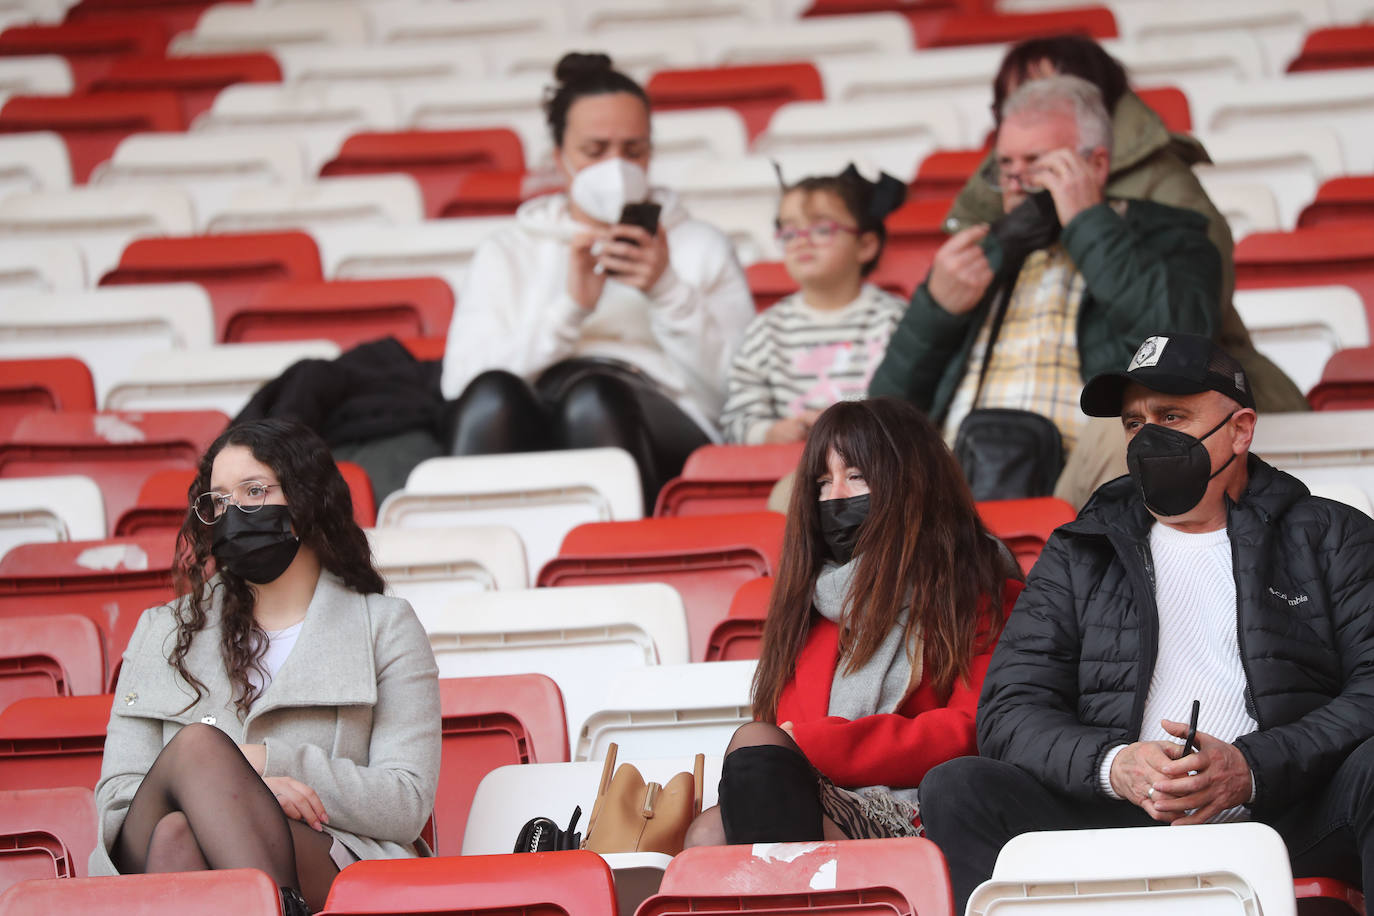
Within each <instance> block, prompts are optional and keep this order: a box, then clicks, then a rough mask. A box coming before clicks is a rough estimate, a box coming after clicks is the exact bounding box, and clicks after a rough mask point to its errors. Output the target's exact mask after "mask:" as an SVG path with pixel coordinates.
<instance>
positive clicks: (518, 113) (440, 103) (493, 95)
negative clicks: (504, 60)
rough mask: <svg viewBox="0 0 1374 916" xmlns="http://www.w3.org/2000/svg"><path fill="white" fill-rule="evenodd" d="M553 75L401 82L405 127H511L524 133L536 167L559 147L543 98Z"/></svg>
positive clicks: (527, 154)
mask: <svg viewBox="0 0 1374 916" xmlns="http://www.w3.org/2000/svg"><path fill="white" fill-rule="evenodd" d="M550 82H552V79H551V77H550V76H549V75H547V74H546V75H542V76H541V75H537V74H525V75H521V76H512V77H507V78H505V79H486V80H465V81H463V82H444V83H426V84H423V85H422V84H416V85H413V86H411V85H407V86H399V87H397V90H396V97H397V100H398V103H399V105H400V118H401V122H402V125H403V126H404V127H405V128H406V129H409V130H453V129H469V128H488V127H508V128H510V129H511V130H513V131H515V133H516V134H517V135H519V137H520V144H521V146H523V147H524V150H525V167H526V168H527V169H529V170H530V171H534V170H536V169H537V168H538V167H539V165H540V164H541V163H542V162H543V161H544V159H545V158H546V157H547V156H548V154H549V152H550V150H551V149H552V147H553V141H552V140H551V139H550V138H549V129H548V127H547V125H546V124H545V122H544V113H543V111H542V110H541V109H540V107H539V106H540V100H541V99H542V98H543V97H544V88H545V87H546V86H548V85H549V83H550Z"/></svg>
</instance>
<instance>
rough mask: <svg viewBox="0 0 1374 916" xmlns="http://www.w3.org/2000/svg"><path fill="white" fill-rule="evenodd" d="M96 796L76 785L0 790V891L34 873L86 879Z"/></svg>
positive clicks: (47, 876) (45, 875) (94, 824)
mask: <svg viewBox="0 0 1374 916" xmlns="http://www.w3.org/2000/svg"><path fill="white" fill-rule="evenodd" d="M95 827H96V814H95V795H94V793H92V792H91V790H90V789H87V788H84V787H77V786H68V787H64V788H53V789H22V790H17V791H16V790H0V848H3V850H4V852H3V853H0V893H4V891H5V890H6V889H7V888H9V887H11V886H13V885H15V884H17V883H19V882H20V881H28V880H32V879H35V878H84V877H86V862H87V859H89V858H90V855H91V852H92V850H94V849H95Z"/></svg>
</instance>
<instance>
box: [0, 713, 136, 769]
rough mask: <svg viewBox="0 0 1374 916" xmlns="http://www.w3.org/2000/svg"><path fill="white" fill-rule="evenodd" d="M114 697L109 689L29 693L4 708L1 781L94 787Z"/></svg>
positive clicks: (0, 740) (0, 733)
mask: <svg viewBox="0 0 1374 916" xmlns="http://www.w3.org/2000/svg"><path fill="white" fill-rule="evenodd" d="M113 700H114V697H113V695H111V694H108V693H101V694H95V695H92V696H75V697H30V698H28V699H23V700H16V701H15V702H13V703H11V704H10V705H9V706H6V707H5V708H4V709H0V785H4V786H5V788H7V789H55V788H61V787H64V786H76V787H79V788H85V789H91V790H94V789H95V784H96V783H97V782H99V781H100V760H101V756H102V755H103V754H104V750H105V725H106V723H108V722H109V720H110V704H111V703H112V702H113Z"/></svg>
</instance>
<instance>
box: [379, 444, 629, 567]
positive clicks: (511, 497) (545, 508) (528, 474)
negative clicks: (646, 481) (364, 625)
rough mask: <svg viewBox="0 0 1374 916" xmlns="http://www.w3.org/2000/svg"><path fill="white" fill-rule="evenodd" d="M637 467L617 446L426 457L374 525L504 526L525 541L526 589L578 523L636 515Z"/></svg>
mask: <svg viewBox="0 0 1374 916" xmlns="http://www.w3.org/2000/svg"><path fill="white" fill-rule="evenodd" d="M643 512H644V503H643V495H642V490H641V489H640V482H639V469H638V468H637V467H636V466H635V463H634V459H632V458H631V457H630V455H629V453H628V452H626V451H624V450H623V449H618V448H592V449H567V450H564V451H557V452H523V453H520V454H514V455H470V456H466V457H459V458H429V459H427V460H425V461H422V462H420V463H419V464H418V465H416V466H415V468H414V470H412V471H411V472H410V476H409V477H407V478H406V485H405V488H404V489H402V490H399V491H397V492H395V493H392V494H391V495H390V496H388V497H387V498H386V500H385V501H384V502H383V503H382V505H381V507H380V508H379V509H378V510H377V527H379V528H385V527H392V526H396V527H404V528H444V527H452V526H454V525H509V526H510V527H512V528H514V529H515V530H516V531H518V532H520V537H521V539H522V540H523V541H524V542H525V551H526V553H525V556H526V560H527V562H528V563H529V572H530V579H531V584H532V583H533V581H534V579H535V577H536V576H537V575H538V573H539V570H540V568H541V567H543V565H544V563H545V562H546V561H547V560H549V559H550V558H552V557H553V556H555V555H556V554H557V553H558V548H559V545H561V544H562V542H563V536H564V535H565V534H567V533H568V531H570V530H572V529H573V528H574V527H575V526H577V525H580V524H582V523H583V522H602V521H622V520H632V519H637V518H641V517H643Z"/></svg>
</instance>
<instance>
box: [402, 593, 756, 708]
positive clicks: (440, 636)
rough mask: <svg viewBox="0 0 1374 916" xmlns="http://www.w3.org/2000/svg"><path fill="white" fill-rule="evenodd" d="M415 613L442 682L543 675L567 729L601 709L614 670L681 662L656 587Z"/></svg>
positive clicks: (499, 597) (669, 602)
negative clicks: (557, 695) (552, 685)
mask: <svg viewBox="0 0 1374 916" xmlns="http://www.w3.org/2000/svg"><path fill="white" fill-rule="evenodd" d="M565 593H566V594H565ZM417 613H419V615H420V622H421V623H422V624H424V627H425V632H426V633H428V634H429V644H430V648H432V649H433V650H434V658H435V660H436V661H437V662H438V664H439V676H440V677H472V676H476V675H496V674H529V673H538V674H545V675H548V676H549V677H551V678H553V679H554V680H555V681H556V682H557V683H558V687H559V690H561V691H562V693H563V707H564V710H565V712H566V714H567V721H569V722H579V723H580V722H583V721H585V720H586V719H587V718H588V717H589V716H591V715H593V714H594V713H595V712H596V711H597V710H599V709H602V708H604V704H605V703H606V701H607V699H608V696H614V695H608V694H606V693H605V691H604V686H605V684H607V683H608V682H609V681H611V680H614V679H615V678H616V677H617V675H618V673H620V672H624V671H633V670H640V669H643V668H645V667H646V666H651V667H653V666H658V665H671V666H673V670H679V669H681V668H682V667H683V666H685V665H686V663H687V659H688V639H687V612H686V610H684V609H683V605H682V597H681V596H680V595H679V594H678V593H677V590H676V589H674V588H672V587H671V586H669V585H664V584H662V583H658V582H654V583H637V584H622V585H591V586H581V587H579V586H569V587H567V588H528V589H518V590H514V591H490V592H473V593H470V594H466V595H458V596H456V597H453V598H450V599H449V601H448V603H447V604H446V605H445V606H444V607H442V608H441V609H439V610H438V611H437V612H435V611H433V610H432V609H430V608H424V609H419V608H417ZM712 664H726V663H723V662H713V663H712ZM729 664H735V663H729ZM721 674H722V675H724V674H726V672H725V671H721ZM622 699H623V698H622ZM636 699H637V698H636Z"/></svg>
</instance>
